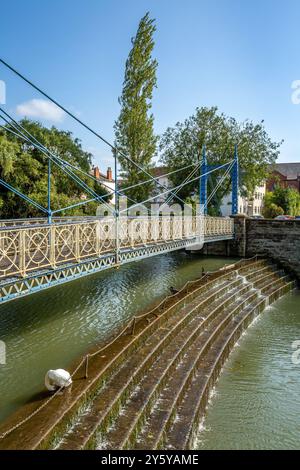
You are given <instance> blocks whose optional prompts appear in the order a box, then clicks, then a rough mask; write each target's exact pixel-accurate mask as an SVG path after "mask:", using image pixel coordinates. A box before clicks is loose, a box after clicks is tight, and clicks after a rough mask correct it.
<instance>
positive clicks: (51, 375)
mask: <svg viewBox="0 0 300 470" xmlns="http://www.w3.org/2000/svg"><path fill="white" fill-rule="evenodd" d="M71 383H72V378H71V375H70V374H69V372H68V371H67V370H64V369H56V370H52V369H50V370H48V372H47V374H46V376H45V386H46V388H47V389H48V390H50V391H51V392H53V391H54V390H57V389H58V388H61V387H63V388H65V387H69V385H71Z"/></svg>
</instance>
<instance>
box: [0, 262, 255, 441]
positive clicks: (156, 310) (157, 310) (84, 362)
mask: <svg viewBox="0 0 300 470" xmlns="http://www.w3.org/2000/svg"><path fill="white" fill-rule="evenodd" d="M257 259H258V255H255V256H253V257H251V258H247V259H242V260H240V261H238V262H237V263H235V264H230V265H227V266H226V265H225V266H224V267H223V268H221V269H219V270H215V271H209V272H207V273H202V276H201V278H198V279H194V280H191V281H187V282H186V283H185V284H184V286H183V287H182V288H181V289H180V290H178V292H176V293H174V294H171V295H168V296H167V297H165V298H164V299H163V300H162V301H161V302H160V303H159V304H158V305H156V306H155V307H153V308H152V309H151V310H149V311H147V312H145V313H143V314H140V315H135V316H134V317H133V318H132V319H131V320H130V321H129V322H128V323H127V324H126V326H125V327H124V328H123V329H122V330H121V331H120V332H119V333H118V334H117V336H115V337H114V338H112V339H111V341H109V342H108V343H107V344H105V345H104V346H102V347H101V348H99V349H98V350H97V351H94V352H93V353H88V354H86V355H85V356H83V358H82V359H81V360H80V361H79V363H78V365H77V366H76V368H75V369H74V370H73V371H72V373H71V377H72V378H74V376H75V375H76V374H77V372H78V371H79V370H80V369H81V368H83V367H84V377H83V378H85V379H87V378H88V370H89V361H90V359H92V358H93V357H96V356H98V355H99V354H100V353H102V352H103V351H105V350H106V349H107V348H109V347H110V346H112V345H113V344H114V343H115V342H116V341H117V340H118V339H119V338H120V337H121V336H123V335H125V334H126V332H127V331H128V330H129V334H130V335H132V336H134V333H135V327H136V323H137V322H138V321H139V320H141V319H143V318H146V317H148V316H150V315H154V316H155V317H159V314H161V313H163V312H164V313H166V312H167V311H168V310H170V309H171V308H174V307H176V305H177V304H179V303H180V302H182V300H186V296H189V295H192V294H193V293H194V292H195V291H192V292H188V290H187V291H186V292H184V291H185V290H186V289H188V287H189V286H190V285H193V284H196V283H200V285H199V288H201V287H202V286H203V285H204V284H205V283H206V282H207V281H208V280H209V279H211V278H212V276H213V275H218V276H217V277H219V275H220V276H221V275H222V274H226V273H230V272H231V271H233V270H236V269H237V268H239V267H242V266H243V265H244V264H247V263H251V262H252V261H253V260H254V261H257ZM182 294H184V297H183V298H180V296H181V295H182ZM176 297H179V299H178V301H177V302H175V304H172V305H170V307H168V309H167V310H164V308H165V306H166V304H167V303H168V302H169V301H170V300H171V299H173V298H176ZM63 390H64V388H63V387H60V388H58V389H57V390H56V391H55V392H54V393H53V394H52V395H51V396H50V397H49V398H48V399H47V400H46V401H45V402H44V403H42V404H41V405H40V406H39V407H38V408H37V409H36V410H34V411H33V412H32V413H30V414H29V415H28V416H26V417H25V418H24V419H22V420H21V421H19V422H18V423H17V424H15V425H14V426H12V427H11V428H9V429H7V430H6V431H4V432H3V433H2V434H1V435H0V439H1V440H2V439H4V438H5V437H6V436H8V435H9V434H11V433H12V432H13V431H15V430H17V429H18V428H20V427H21V426H22V425H23V424H25V423H27V422H28V421H29V420H30V419H31V418H33V417H34V416H35V415H37V414H38V413H39V412H40V411H41V410H43V409H44V408H45V407H46V406H47V405H48V404H49V403H50V402H51V401H52V400H53V399H54V398H55V397H56V396H58V395H59V394H60V393H62V392H63Z"/></svg>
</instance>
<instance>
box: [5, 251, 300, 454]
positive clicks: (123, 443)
mask: <svg viewBox="0 0 300 470" xmlns="http://www.w3.org/2000/svg"><path fill="white" fill-rule="evenodd" d="M193 282H194V284H193V283H192V284H191V285H189V286H187V287H186V288H185V290H184V291H183V292H182V293H181V294H179V295H177V294H176V295H175V296H173V297H172V299H169V300H166V301H164V303H163V304H162V306H159V307H157V308H155V309H154V311H153V312H154V313H152V314H151V315H150V316H147V317H142V318H141V319H140V320H138V321H137V323H136V327H135V329H132V331H131V328H129V329H128V330H126V331H125V334H123V335H122V336H120V337H119V339H118V340H117V341H116V342H115V343H114V342H113V343H112V345H111V346H110V345H109V346H108V348H107V349H106V350H105V352H104V353H103V355H98V356H95V360H94V362H90V365H89V371H90V372H89V377H88V379H87V380H86V379H84V377H82V369H81V372H80V371H79V372H80V373H78V375H77V376H75V380H74V382H73V385H72V387H70V388H69V389H67V390H66V391H65V392H64V394H62V395H61V396H57V397H56V398H55V399H54V400H53V401H52V402H51V403H50V404H49V409H48V408H47V406H48V405H47V406H46V407H45V408H44V409H43V410H42V411H41V412H39V414H36V415H35V413H33V417H32V419H30V420H29V421H28V422H27V420H25V422H24V424H22V426H20V428H17V429H16V431H13V432H12V433H11V434H10V435H9V436H8V438H7V439H4V440H2V441H0V448H1V446H3V448H10V449H17V448H19V441H18V437H19V436H22V439H23V441H26V448H28V449H35V448H43V449H45V448H47V449H49V448H50V449H74V450H75V449H96V448H97V449H104V448H105V449H159V448H165V449H167V448H174V449H181V448H182V449H183V448H191V447H193V442H194V439H195V436H196V435H197V429H198V425H199V423H200V420H201V419H202V417H203V415H204V412H205V407H206V404H207V400H208V395H209V391H210V389H211V387H212V386H213V385H214V384H215V381H216V379H217V377H218V374H219V372H220V369H221V367H222V365H223V363H224V361H225V360H226V358H227V356H228V354H229V353H230V351H231V349H232V347H233V345H234V344H235V342H236V341H237V339H238V337H239V335H240V334H241V332H242V331H243V329H244V328H246V326H247V325H248V323H249V322H250V321H251V320H252V319H253V318H254V316H255V315H256V314H257V313H259V312H260V311H261V310H263V308H264V307H265V306H266V305H268V303H272V302H273V301H274V300H276V299H277V298H278V297H280V296H281V295H283V294H284V293H286V292H288V291H289V290H290V289H292V288H293V287H294V286H295V284H294V282H293V281H292V280H291V279H290V277H289V276H287V275H286V274H285V273H284V272H283V271H282V270H281V269H278V267H277V266H276V265H275V264H272V263H270V262H269V261H268V260H265V259H259V260H248V261H245V262H243V263H237V264H236V265H232V266H229V267H228V268H226V269H221V270H220V271H218V272H215V273H207V274H206V275H205V276H203V278H200V279H198V280H196V281H193ZM101 354H102V353H101ZM76 397H78V398H76ZM56 404H58V406H56ZM49 417H51V419H50V418H49ZM47 419H48V421H49V423H48V424H47V421H46V420H47ZM44 421H45V423H46V424H44ZM2 429H3V428H2ZM4 429H5V427H4ZM32 429H35V430H36V434H35V435H32V436H31V437H28V436H29V435H30V430H32Z"/></svg>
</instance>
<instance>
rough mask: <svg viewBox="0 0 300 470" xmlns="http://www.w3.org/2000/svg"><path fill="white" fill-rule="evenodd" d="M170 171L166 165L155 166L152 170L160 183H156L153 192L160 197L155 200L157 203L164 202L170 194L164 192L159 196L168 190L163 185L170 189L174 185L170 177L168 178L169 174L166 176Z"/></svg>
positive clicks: (153, 194)
mask: <svg viewBox="0 0 300 470" xmlns="http://www.w3.org/2000/svg"><path fill="white" fill-rule="evenodd" d="M168 172H169V169H168V168H167V167H166V166H155V167H154V168H152V170H151V174H152V176H153V177H154V178H156V181H157V182H158V183H159V184H157V185H155V187H154V188H153V190H152V194H151V196H156V195H158V197H157V198H156V199H155V201H154V202H155V203H158V204H162V203H163V202H165V201H166V200H167V199H168V197H169V196H170V193H168V194H164V195H163V196H159V194H160V193H162V192H165V191H167V190H166V189H164V188H163V187H162V186H165V187H166V188H168V189H170V188H171V187H172V183H171V180H170V178H168V176H164V175H165V174H166V173H168ZM159 185H161V186H159Z"/></svg>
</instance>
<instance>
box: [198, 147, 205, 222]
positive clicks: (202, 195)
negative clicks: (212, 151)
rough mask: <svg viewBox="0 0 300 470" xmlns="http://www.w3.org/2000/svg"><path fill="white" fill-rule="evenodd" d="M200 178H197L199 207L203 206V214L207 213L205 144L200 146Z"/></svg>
mask: <svg viewBox="0 0 300 470" xmlns="http://www.w3.org/2000/svg"><path fill="white" fill-rule="evenodd" d="M200 171H201V178H200V179H199V183H200V184H199V195H200V207H203V214H207V160H206V146H205V145H203V148H202V162H201V166H200Z"/></svg>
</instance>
